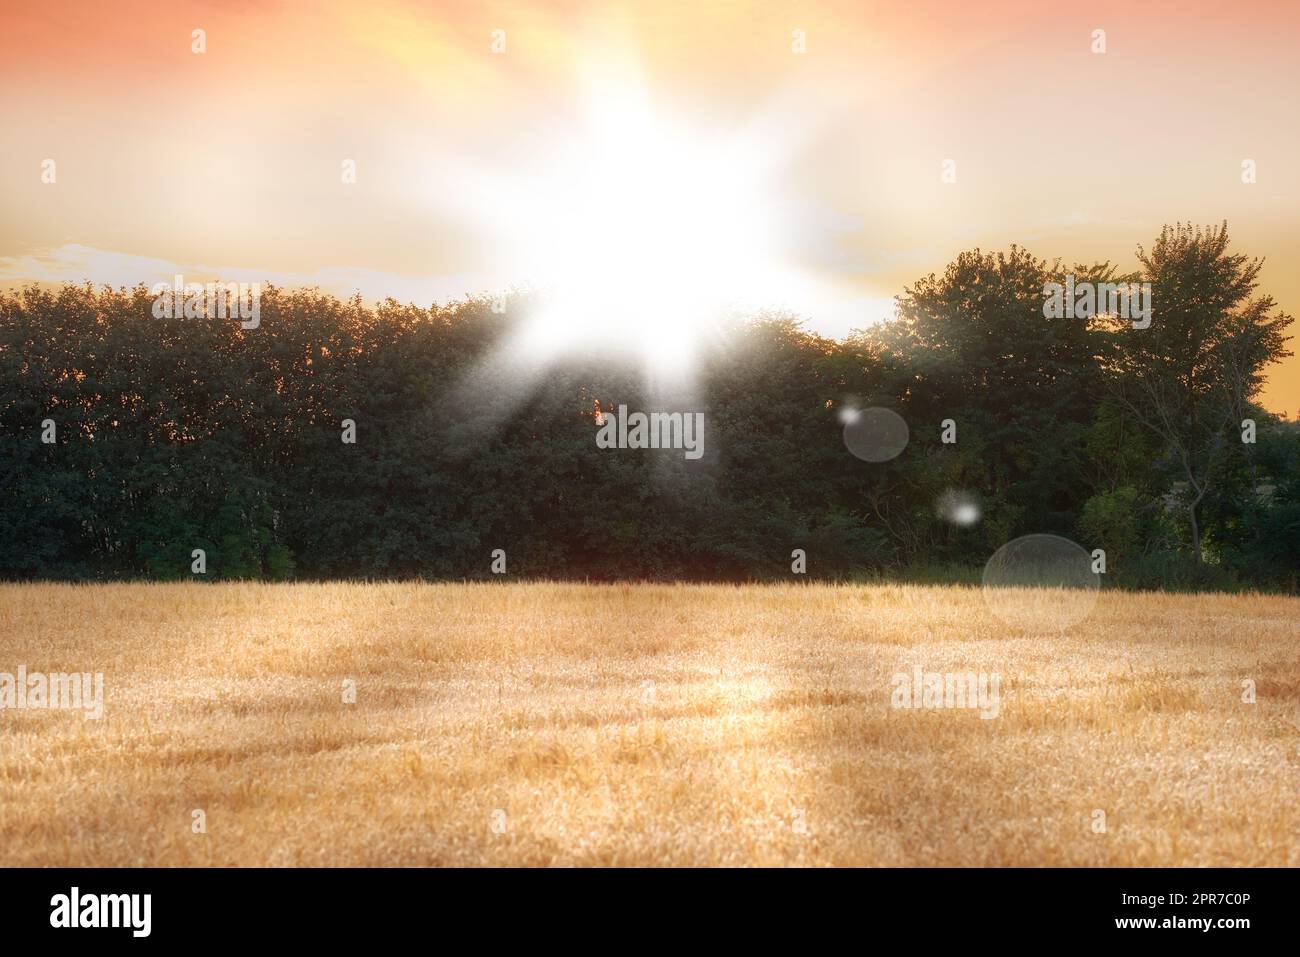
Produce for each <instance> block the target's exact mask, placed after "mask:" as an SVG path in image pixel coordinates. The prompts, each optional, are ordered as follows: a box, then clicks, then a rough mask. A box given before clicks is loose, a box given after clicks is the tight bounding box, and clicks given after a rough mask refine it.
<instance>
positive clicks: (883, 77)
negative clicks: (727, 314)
mask: <svg viewBox="0 0 1300 957" xmlns="http://www.w3.org/2000/svg"><path fill="white" fill-rule="evenodd" d="M22 7H25V9H23V8H22ZM1130 8H1132V9H1130ZM1298 27H1300V4H1296V3H1290V2H1286V3H1284V2H1253V3H1252V2H1244V3H1233V4H1222V3H1217V2H1215V3H1201V2H1169V3H1144V4H1140V5H1139V4H1132V3H1129V2H1123V3H1108V2H1096V0H1093V2H1088V3H1067V2H1061V3H1041V2H994V3H968V2H956V0H954V2H933V0H911V2H906V3H898V2H896V3H864V2H861V0H858V2H851V3H806V2H800V3H788V4H778V3H740V2H712V3H711V2H707V0H699V2H673V3H668V2H664V3H638V4H625V5H620V4H617V3H611V2H602V3H580V2H555V0H552V2H547V3H541V2H538V3H517V2H515V3H512V2H491V0H472V2H470V0H463V2H461V0H452V2H422V3H406V2H391V0H390V2H386V3H364V4H362V3H327V2H319V3H310V4H308V3H301V4H296V3H257V2H252V0H248V2H223V3H215V2H212V3H198V2H171V3H140V2H130V0H126V2H113V3H95V2H84V3H67V2H59V0H51V2H42V3H39V4H36V3H32V4H26V5H21V6H20V5H19V4H14V3H9V4H6V5H5V6H4V8H3V10H0V81H2V82H0V116H2V117H3V126H2V130H0V281H4V282H14V281H18V280H22V279H43V280H60V279H71V280H77V281H80V280H85V279H90V280H92V281H95V282H111V283H113V284H115V285H116V284H128V285H133V284H135V283H136V282H141V281H143V282H148V283H152V282H155V281H158V280H160V279H165V278H169V277H170V276H171V275H172V273H173V272H175V271H181V272H183V273H185V274H186V276H187V278H190V277H194V278H208V277H210V276H215V275H220V276H222V277H224V278H227V279H248V280H255V279H264V280H271V281H276V282H281V283H316V284H320V285H322V286H325V287H326V288H329V289H331V290H333V291H336V292H340V293H350V292H352V291H353V290H356V289H360V290H361V291H362V292H363V294H365V295H367V296H382V295H386V294H390V293H391V294H392V295H394V296H395V297H397V298H399V299H415V300H417V301H424V302H427V301H429V300H431V299H435V298H437V299H445V298H450V297H458V296H462V295H464V294H467V293H476V292H481V291H485V290H489V289H493V288H497V287H499V286H501V285H503V284H507V283H510V282H512V281H518V280H523V279H528V278H531V277H529V276H524V275H519V274H518V270H519V268H520V267H519V264H518V262H517V261H515V260H514V259H512V257H511V256H510V255H508V254H507V253H506V252H505V249H506V248H507V246H508V244H506V243H503V242H502V241H501V239H502V235H501V234H502V231H503V230H505V231H506V232H509V231H510V230H512V229H513V230H521V229H522V230H527V229H530V228H531V229H532V230H533V231H534V232H536V231H538V230H540V229H542V228H543V227H544V225H545V224H536V223H533V224H529V223H526V222H524V223H521V222H519V220H521V219H526V212H525V211H523V210H521V211H520V212H519V213H518V216H516V217H515V219H513V220H512V219H511V216H510V212H509V209H508V208H507V209H506V210H505V211H504V212H503V211H502V210H500V209H498V210H496V212H495V215H494V217H491V219H492V222H488V219H489V217H487V216H486V215H485V216H484V217H483V219H484V221H483V222H476V221H475V217H474V215H473V212H472V211H473V208H474V203H473V202H467V201H466V197H464V196H459V195H451V193H453V192H455V191H457V190H461V189H463V188H464V185H463V184H464V180H463V178H451V177H449V176H448V175H446V171H447V170H450V169H453V168H455V169H460V170H467V169H468V170H483V171H487V172H488V173H490V177H491V178H490V179H489V180H488V182H489V183H490V182H497V181H513V182H515V184H516V186H517V187H518V188H519V189H520V190H521V191H526V190H527V189H528V188H529V185H530V183H532V182H533V181H532V180H530V179H529V175H530V170H532V169H534V164H535V162H536V161H537V160H538V157H544V156H547V155H549V152H550V151H552V150H553V149H554V147H555V146H556V144H558V143H562V142H568V141H572V140H573V138H574V137H575V136H578V135H579V134H578V133H577V132H576V131H579V130H581V116H582V101H583V97H584V95H586V94H588V93H590V90H591V88H592V85H593V84H594V85H595V86H596V87H600V85H601V83H602V74H601V73H600V71H601V69H603V68H604V67H606V66H608V65H610V64H615V65H622V66H625V67H628V66H634V67H635V69H636V70H637V71H638V72H639V74H640V75H641V77H642V79H643V81H644V84H645V87H646V89H647V90H648V91H649V93H650V94H651V95H652V96H653V98H654V101H655V104H656V106H657V107H659V108H660V109H662V110H664V111H666V112H667V113H668V114H669V115H671V116H673V117H674V118H675V119H678V120H680V121H681V123H682V124H683V125H684V128H687V129H691V130H695V131H697V135H699V136H701V137H704V136H713V135H724V134H729V133H731V132H735V131H745V132H746V133H747V135H749V136H750V137H751V138H752V139H754V140H755V141H757V142H760V143H764V144H767V145H766V147H764V149H765V151H766V152H767V153H769V154H770V157H771V166H772V169H771V172H770V176H769V177H768V179H767V180H766V184H767V186H766V188H767V190H768V192H769V196H768V198H769V199H770V200H772V201H773V202H775V203H779V205H780V206H781V208H782V209H783V210H786V211H787V212H788V211H791V210H793V211H795V213H794V218H793V220H792V221H793V222H794V223H795V225H794V226H792V227H791V229H790V236H789V241H788V242H787V244H786V245H787V248H786V250H785V254H786V255H787V256H788V258H789V259H790V260H791V261H792V262H794V263H796V264H797V265H798V267H799V268H800V270H802V272H803V273H804V274H806V275H807V276H809V277H811V278H812V280H813V281H811V282H810V283H809V284H807V285H805V286H801V287H800V288H799V289H798V290H794V291H792V293H791V295H790V298H789V301H787V302H784V303H782V304H783V305H788V306H790V307H793V308H795V309H796V310H798V311H800V312H801V313H803V314H804V315H807V316H808V317H809V319H810V325H811V326H812V327H813V328H814V329H817V330H819V331H823V332H825V333H827V334H834V335H839V334H842V333H843V332H844V331H845V330H847V328H848V327H850V326H853V325H862V324H864V323H865V322H868V321H871V320H872V319H874V318H878V317H879V315H880V314H881V312H882V309H883V308H884V306H883V305H882V304H883V303H885V302H887V298H888V297H890V296H892V295H894V294H896V293H897V292H899V291H901V289H902V287H903V286H904V285H905V284H906V283H908V282H910V281H911V280H913V279H915V278H916V277H917V276H920V275H923V274H925V273H928V272H930V271H939V270H941V269H942V268H943V266H944V265H945V264H946V263H947V262H948V261H949V260H950V259H951V258H952V257H953V256H954V255H955V254H956V253H957V252H958V251H960V250H962V249H966V248H970V247H974V246H979V247H981V248H984V249H991V248H999V247H1005V246H1006V245H1008V244H1010V243H1012V242H1018V243H1020V244H1022V245H1025V246H1027V247H1028V248H1029V249H1030V250H1031V251H1033V252H1035V253H1036V254H1038V255H1040V256H1044V257H1047V258H1055V257H1058V256H1059V257H1061V258H1062V259H1064V260H1065V261H1067V262H1074V261H1091V260H1094V259H1107V258H1109V259H1112V260H1115V261H1117V262H1118V263H1119V264H1120V265H1121V266H1123V267H1126V268H1128V267H1132V266H1134V265H1135V261H1134V259H1133V251H1134V249H1135V247H1136V246H1137V244H1139V243H1146V244H1149V243H1150V242H1151V241H1152V240H1153V239H1154V237H1155V236H1156V234H1157V233H1158V232H1159V230H1160V226H1161V224H1162V223H1165V222H1173V221H1175V220H1182V221H1192V222H1199V223H1218V222H1219V221H1221V220H1224V219H1227V220H1228V222H1229V226H1230V228H1231V231H1232V234H1233V238H1234V243H1235V246H1236V248H1237V249H1238V250H1240V251H1244V252H1247V253H1250V254H1252V255H1258V256H1263V257H1266V259H1267V262H1266V264H1265V267H1264V271H1263V283H1264V289H1265V291H1267V292H1269V293H1271V294H1273V295H1274V296H1275V297H1276V298H1277V299H1278V300H1279V302H1280V304H1281V306H1282V307H1283V308H1284V309H1286V310H1287V311H1289V312H1291V313H1297V312H1300V270H1298V269H1297V268H1296V265H1295V264H1296V263H1297V262H1298V261H1300V193H1298V192H1297V188H1298V184H1297V171H1298V167H1300V161H1298V160H1297V156H1300V124H1298V123H1297V122H1296V107H1295V97H1296V91H1298V90H1300V58H1296V57H1295V56H1294V51H1293V48H1294V43H1295V39H1296V36H1297V28H1298ZM195 28H202V29H203V30H205V31H206V41H207V51H206V52H205V53H203V54H201V55H200V54H194V53H192V52H191V42H192V41H191V31H192V30H194V29H195ZM1098 28H1100V29H1104V30H1105V31H1106V46H1107V50H1106V53H1105V54H1102V55H1096V54H1093V53H1092V52H1091V50H1090V44H1091V33H1092V31H1093V30H1094V29H1098ZM497 29H501V30H504V31H505V36H506V48H505V51H504V53H501V54H495V53H493V52H492V49H491V44H492V42H493V36H492V34H493V31H494V30H497ZM796 29H800V30H804V31H805V35H806V50H807V52H806V53H803V54H795V53H794V52H792V49H791V44H792V31H794V30H796ZM1247 158H1250V159H1254V160H1255V161H1256V164H1257V170H1258V182H1256V183H1254V184H1251V185H1246V184H1243V183H1242V182H1241V163H1242V160H1243V159H1247ZM46 159H53V160H54V161H55V163H56V176H57V178H56V182H55V183H53V184H46V183H42V182H41V172H42V162H43V161H44V160H46ZM344 159H353V160H355V161H356V165H357V181H356V183H355V184H347V185H344V184H342V183H341V181H340V164H341V162H342V161H343V160H344ZM945 159H952V160H954V161H955V162H956V170H957V181H956V182H955V183H951V184H945V183H942V182H941V181H940V175H939V174H940V168H941V164H942V163H943V161H944V160H945ZM512 177H513V180H511V178H512ZM466 208H468V209H469V210H470V211H469V213H467V212H466ZM1156 308H1157V315H1158V308H1159V306H1158V303H1157V304H1156ZM1264 399H1265V404H1266V405H1268V406H1269V407H1270V408H1272V409H1274V410H1276V411H1285V412H1288V413H1290V414H1292V415H1295V414H1296V412H1297V410H1300V357H1296V358H1292V359H1289V360H1287V362H1286V363H1285V364H1284V365H1282V366H1278V367H1275V368H1274V369H1273V371H1272V373H1271V378H1270V382H1269V385H1268V388H1267V390H1266V392H1265V394H1264Z"/></svg>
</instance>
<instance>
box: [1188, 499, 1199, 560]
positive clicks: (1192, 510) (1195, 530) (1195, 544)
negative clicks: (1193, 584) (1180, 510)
mask: <svg viewBox="0 0 1300 957" xmlns="http://www.w3.org/2000/svg"><path fill="white" fill-rule="evenodd" d="M1196 505H1197V503H1196V502H1193V503H1192V504H1191V505H1190V506H1189V507H1188V509H1187V514H1188V517H1189V518H1191V520H1192V550H1193V551H1194V552H1195V553H1196V564H1197V567H1199V566H1200V565H1201V564H1202V562H1201V527H1200V526H1199V525H1198V524H1197V523H1196Z"/></svg>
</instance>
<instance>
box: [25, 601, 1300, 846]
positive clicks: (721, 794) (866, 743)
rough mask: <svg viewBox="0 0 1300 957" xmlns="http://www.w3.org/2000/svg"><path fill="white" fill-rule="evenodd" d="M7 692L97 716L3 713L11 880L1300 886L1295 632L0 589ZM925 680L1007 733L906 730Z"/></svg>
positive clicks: (855, 606) (750, 608) (1237, 621)
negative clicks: (902, 697) (626, 878)
mask: <svg viewBox="0 0 1300 957" xmlns="http://www.w3.org/2000/svg"><path fill="white" fill-rule="evenodd" d="M20 664H25V665H27V667H28V668H29V669H30V670H40V671H73V670H76V671H102V672H103V673H104V675H105V691H106V694H105V697H106V713H105V716H104V718H103V720H100V721H88V720H85V719H84V718H83V717H82V716H80V715H79V714H77V713H74V712H68V711H32V710H28V711H18V710H4V711H0V864H5V865H255V864H269V865H281V864H303V865H334V864H361V865H393V864H400V865H412V864H529V865H550V864H559V865H563V864H602V865H604V864H614V865H621V864H710V865H731V864H807V865H819V864H838V865H876V864H883V865H912V864H921V865H1003V864H1015V865H1039V864H1064V865H1100V864H1110V865H1162V864H1173V865H1260V864H1271V865H1292V866H1294V865H1298V864H1300V824H1298V822H1300V811H1298V810H1297V802H1296V796H1297V794H1298V793H1300V744H1298V741H1300V735H1298V734H1297V730H1298V727H1297V725H1298V724H1300V601H1297V600H1295V599H1287V598H1271V597H1247V596H1223V595H1207V596H1165V595H1125V594H1121V593H1114V592H1105V593H1103V594H1102V596H1101V599H1100V602H1099V603H1098V605H1097V607H1096V609H1095V610H1094V611H1093V613H1092V614H1091V615H1090V616H1089V617H1088V618H1087V619H1086V620H1085V621H1084V622H1083V623H1082V624H1080V625H1078V626H1077V627H1075V628H1073V629H1071V630H1070V632H1068V633H1067V634H1066V635H1065V636H1061V635H1059V634H1057V635H1051V636H1046V635H1035V634H1027V633H1022V632H1015V631H1013V630H1011V629H1009V628H1008V627H1006V626H1005V625H1002V624H1001V623H1000V622H999V621H998V619H996V618H994V617H993V616H991V615H990V614H989V613H988V611H987V610H986V608H985V605H984V602H983V601H982V599H981V594H980V592H979V591H978V590H974V589H958V588H921V587H873V588H860V587H823V586H774V587H745V588H729V587H687V586H676V587H674V586H612V587H610V586H606V587H599V586H580V585H541V584H531V585H530V584H518V585H396V584H394V585H349V584H330V585H289V586H274V585H267V586H263V585H252V584H248V585H243V584H226V585H207V586H205V585H189V584H187V585H114V586H84V587H74V586H56V585H36V586H3V587H0V672H3V671H7V672H14V671H16V669H17V666H18V665H20ZM918 664H919V665H921V666H922V667H923V668H925V669H926V670H929V671H940V672H943V671H968V670H969V671H983V672H996V673H998V674H1000V675H1001V682H1002V684H1001V710H1000V715H999V716H998V717H997V718H996V719H994V720H981V719H980V718H979V716H978V715H977V714H976V713H974V712H971V711H951V710H948V711H944V710H940V711H933V710H931V711H905V710H893V709H891V708H890V691H891V683H890V678H891V676H892V675H893V674H895V673H898V672H906V673H910V672H911V669H912V667H913V666H914V665H918ZM1247 678H1250V679H1253V680H1254V681H1255V682H1256V687H1257V694H1258V703H1256V704H1254V705H1250V704H1245V703H1243V702H1242V700H1241V699H1242V681H1243V679H1247ZM345 679H354V680H355V681H356V683H357V700H356V703H355V704H345V703H343V701H342V694H341V688H342V684H343V682H344V680H345ZM651 682H652V684H651ZM194 809H203V810H204V811H205V813H206V817H207V833H205V834H194V833H192V832H191V811H192V810H194ZM498 809H499V810H502V811H504V812H505V822H504V823H505V829H504V832H503V833H496V832H494V830H493V828H492V826H491V824H492V820H493V812H494V811H495V810H498ZM1094 809H1102V810H1104V811H1105V812H1106V815H1107V823H1108V830H1107V833H1105V834H1094V833H1093V832H1092V828H1091V824H1092V817H1091V815H1092V812H1093V811H1094ZM498 820H499V819H498ZM800 821H803V822H804V825H805V826H803V827H801V826H800V825H799V822H800Z"/></svg>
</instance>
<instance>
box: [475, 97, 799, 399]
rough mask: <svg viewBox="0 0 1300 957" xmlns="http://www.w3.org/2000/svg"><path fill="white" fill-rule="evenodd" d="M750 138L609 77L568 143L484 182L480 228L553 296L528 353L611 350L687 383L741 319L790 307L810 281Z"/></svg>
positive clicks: (545, 355)
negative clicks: (741, 313) (727, 323)
mask: <svg viewBox="0 0 1300 957" xmlns="http://www.w3.org/2000/svg"><path fill="white" fill-rule="evenodd" d="M741 129H742V131H743V132H741V133H738V134H735V135H728V133H727V131H726V130H719V129H713V128H709V127H707V126H704V125H691V124H690V123H688V122H686V121H685V120H683V119H681V118H680V117H676V116H674V115H672V114H671V113H670V112H669V111H666V110H664V109H662V108H657V107H656V105H655V104H654V103H653V102H652V101H651V98H650V96H649V94H648V92H647V91H646V90H645V88H644V87H643V86H642V85H641V84H640V83H639V82H637V81H636V79H635V77H629V76H628V75H626V74H625V75H623V76H621V77H611V76H608V75H605V76H602V77H600V78H599V80H598V81H596V82H593V83H592V84H591V86H590V89H589V94H588V96H587V97H586V101H585V110H584V111H583V121H582V122H581V123H580V124H579V125H578V126H577V127H576V128H570V129H566V130H563V131H557V133H556V135H555V136H554V138H553V140H552V142H554V143H556V144H558V145H556V146H554V147H553V148H551V149H549V150H548V151H546V153H545V154H544V155H540V156H535V157H529V158H528V159H527V160H526V161H524V162H521V163H520V165H519V166H518V167H516V168H514V169H512V170H511V171H510V172H509V173H497V174H493V175H492V176H491V178H490V181H489V182H487V183H482V182H480V184H479V188H478V189H477V190H476V191H475V193H474V195H476V196H478V197H479V198H480V199H482V200H484V201H483V202H482V204H481V205H480V207H479V210H478V214H479V220H480V224H486V226H487V228H488V230H489V232H490V234H491V235H492V237H493V240H494V245H495V248H497V249H499V250H501V251H502V252H503V255H508V257H509V260H510V263H511V268H512V270H513V273H514V275H516V276H519V277H520V280H521V281H523V282H526V283H528V284H529V285H530V286H532V287H534V288H537V289H539V290H541V291H542V297H541V298H542V301H543V303H544V305H543V306H542V307H541V308H539V309H538V310H537V311H536V312H535V313H534V314H532V315H530V316H529V317H527V319H526V320H525V321H524V322H523V324H522V326H521V328H520V331H519V335H518V337H517V341H516V346H517V348H518V350H519V351H520V352H522V353H526V354H527V355H530V356H533V357H535V358H537V359H539V360H541V359H549V358H553V357H555V356H557V355H560V354H563V353H565V352H566V351H569V350H571V349H574V348H577V347H579V346H583V347H586V346H590V344H591V343H593V342H595V341H599V342H600V344H601V348H602V349H603V350H606V351H610V352H620V353H624V354H630V355H634V356H636V357H638V358H639V359H640V360H642V361H643V362H644V364H645V366H646V368H647V369H648V370H649V371H651V372H654V373H655V374H657V375H658V376H660V377H664V376H670V375H681V376H685V375H686V374H688V373H689V371H690V369H691V367H692V365H693V364H694V362H695V360H696V357H697V355H698V353H699V349H700V346H701V344H702V342H703V341H704V339H705V338H706V337H707V335H708V334H709V331H710V330H711V329H712V328H713V327H714V326H715V325H716V323H717V322H718V320H719V319H720V318H721V317H722V316H723V315H724V314H725V313H726V312H727V311H728V310H729V309H732V308H740V307H744V306H746V305H754V304H767V305H771V304H773V303H784V302H787V301H789V299H790V297H791V293H792V290H793V289H794V288H795V287H796V286H797V285H798V283H799V281H800V280H799V276H798V274H797V270H795V269H794V268H792V267H791V266H789V265H787V263H786V261H785V257H783V256H782V254H781V250H780V240H781V237H782V225H781V215H780V208H779V206H778V205H776V204H774V203H773V202H772V201H771V196H772V189H771V187H770V183H769V182H768V181H767V180H768V175H767V174H768V172H769V171H770V169H771V166H772V152H773V151H772V149H771V148H770V147H769V145H768V144H765V143H763V142H761V140H760V139H757V138H756V137H755V136H754V135H753V133H752V130H749V129H747V128H745V127H743V126H742V127H741Z"/></svg>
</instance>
